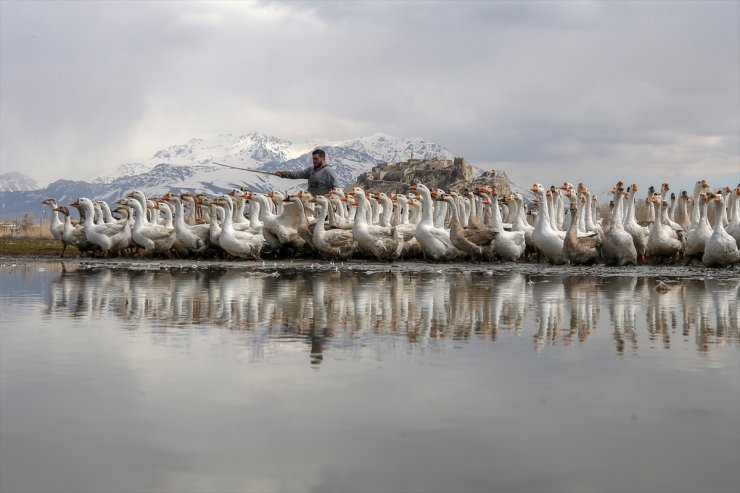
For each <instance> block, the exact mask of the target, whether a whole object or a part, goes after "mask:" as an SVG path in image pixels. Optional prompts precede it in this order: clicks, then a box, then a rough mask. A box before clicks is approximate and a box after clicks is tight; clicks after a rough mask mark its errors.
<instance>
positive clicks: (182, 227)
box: [163, 193, 210, 255]
mask: <svg viewBox="0 0 740 493" xmlns="http://www.w3.org/2000/svg"><path fill="white" fill-rule="evenodd" d="M163 200H165V201H166V202H167V203H168V204H170V206H171V207H172V208H173V210H174V220H173V223H174V229H175V233H176V235H177V238H176V239H175V243H174V245H173V247H174V248H175V250H176V251H177V252H178V253H179V254H181V255H189V254H201V253H203V252H205V250H206V248H207V247H208V243H209V236H210V227H209V226H208V225H207V224H194V225H192V226H191V225H189V224H187V223H186V222H185V210H184V208H183V204H182V199H181V198H180V197H178V196H176V195H171V194H169V193H168V194H165V196H164V197H163Z"/></svg>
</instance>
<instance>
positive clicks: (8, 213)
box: [0, 132, 481, 219]
mask: <svg viewBox="0 0 740 493" xmlns="http://www.w3.org/2000/svg"><path fill="white" fill-rule="evenodd" d="M317 147H320V148H322V149H324V150H325V151H326V155H327V163H328V164H329V165H331V166H332V167H333V168H334V170H335V171H336V174H337V177H338V179H339V184H340V186H342V187H347V186H350V185H352V184H353V183H354V182H355V179H356V178H357V176H359V175H360V174H361V173H363V172H365V171H369V170H370V169H371V168H372V167H373V166H375V165H377V164H380V163H385V162H389V161H405V160H408V159H409V158H411V157H414V158H419V159H433V158H438V157H443V158H445V159H452V158H453V157H455V154H453V152H452V151H450V150H449V149H447V148H446V147H444V146H442V145H440V144H438V143H436V142H433V141H429V140H425V139H422V138H401V137H393V136H390V135H385V134H380V133H377V134H374V135H371V136H369V137H360V138H356V139H351V140H344V141H330V140H322V139H317V140H315V141H312V142H305V143H297V144H294V143H292V142H290V141H287V140H284V139H281V138H278V137H273V136H268V135H264V134H261V133H256V132H255V133H251V134H243V135H233V134H224V135H218V136H216V137H212V138H208V139H202V138H193V139H190V140H189V141H188V142H186V143H184V144H179V145H173V146H170V147H167V148H165V149H161V150H159V151H157V152H156V153H154V155H153V156H152V157H151V158H150V159H148V160H146V161H144V162H129V163H124V164H121V165H119V166H117V167H116V168H114V169H110V170H107V171H104V172H103V173H102V174H100V175H98V176H92V177H87V178H86V179H85V180H80V179H62V180H57V181H55V182H53V183H51V184H49V185H47V186H46V187H44V188H34V189H31V187H33V186H37V187H38V185H37V184H36V183H35V182H34V180H32V179H31V178H29V177H25V176H24V175H22V174H21V173H17V172H13V173H6V174H3V175H0V218H2V219H11V218H20V217H23V215H24V214H26V213H31V212H32V213H34V215H36V217H41V216H39V215H38V214H39V212H41V213H42V214H43V212H42V211H43V208H45V207H46V206H43V205H41V201H42V200H44V199H45V198H49V197H53V198H55V199H56V200H57V202H58V203H59V204H69V203H70V202H73V201H75V200H76V199H78V198H79V197H88V198H91V199H93V200H105V201H107V202H108V203H113V202H114V201H115V200H117V199H119V198H121V197H123V196H125V194H126V193H128V192H130V191H132V190H141V191H143V192H144V193H145V194H147V195H161V194H164V193H166V192H175V193H182V192H185V191H191V192H196V193H205V194H208V195H219V194H223V193H226V192H228V191H230V190H232V189H234V188H240V187H247V188H249V189H251V190H253V191H256V192H268V191H270V190H283V191H287V192H289V193H290V192H295V191H297V190H298V189H300V188H305V186H306V181H305V180H289V179H284V178H279V177H277V176H274V175H268V174H262V173H255V172H252V171H243V170H236V169H231V168H226V167H223V166H220V165H217V164H214V163H221V164H227V165H231V166H237V167H241V168H251V169H254V170H259V171H268V172H274V171H278V170H298V169H303V168H306V167H308V166H311V151H312V150H313V149H315V148H317ZM475 172H476V173H477V174H480V172H481V170H480V169H477V168H476V169H475ZM6 176H7V177H8V178H7V179H6V178H5V177H6ZM24 187H25V188H24Z"/></svg>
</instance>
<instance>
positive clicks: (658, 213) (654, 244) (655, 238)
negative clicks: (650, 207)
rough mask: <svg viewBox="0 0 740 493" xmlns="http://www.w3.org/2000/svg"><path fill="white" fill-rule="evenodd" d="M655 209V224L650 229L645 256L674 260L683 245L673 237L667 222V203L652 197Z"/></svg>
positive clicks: (658, 259)
mask: <svg viewBox="0 0 740 493" xmlns="http://www.w3.org/2000/svg"><path fill="white" fill-rule="evenodd" d="M653 204H654V207H655V222H654V223H653V225H652V227H651V228H650V234H649V235H648V242H647V248H646V250H645V254H646V255H647V256H648V257H649V258H651V259H653V260H655V261H662V260H675V259H676V258H677V257H678V255H679V254H680V253H681V250H682V249H683V244H682V243H681V242H680V241H679V240H678V239H677V238H676V237H674V236H673V235H672V234H671V232H672V229H671V227H670V226H668V225H666V222H667V221H668V202H667V201H665V200H663V201H661V200H660V196H658V195H656V196H654V197H653Z"/></svg>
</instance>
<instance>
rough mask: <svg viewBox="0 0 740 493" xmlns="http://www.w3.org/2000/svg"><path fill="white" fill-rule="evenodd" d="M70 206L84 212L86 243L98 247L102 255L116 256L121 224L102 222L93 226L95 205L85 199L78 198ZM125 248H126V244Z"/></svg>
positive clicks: (121, 228)
mask: <svg viewBox="0 0 740 493" xmlns="http://www.w3.org/2000/svg"><path fill="white" fill-rule="evenodd" d="M72 205H73V206H75V207H78V208H80V209H81V210H84V214H85V222H84V225H83V228H84V230H85V238H87V241H88V242H90V243H92V244H93V245H97V246H98V247H100V249H101V250H102V252H103V255H109V254H116V253H117V252H118V250H119V249H120V248H122V247H121V246H120V242H121V241H122V238H121V237H120V236H116V235H118V233H121V231H122V230H123V225H122V224H118V223H114V224H106V223H104V222H101V224H95V223H94V222H93V218H94V217H95V205H94V204H93V203H92V201H91V200H90V199H88V198H87V197H80V198H79V199H77V200H76V201H75V202H73V203H72ZM125 246H128V244H126V245H125Z"/></svg>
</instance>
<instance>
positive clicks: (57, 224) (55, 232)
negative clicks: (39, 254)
mask: <svg viewBox="0 0 740 493" xmlns="http://www.w3.org/2000/svg"><path fill="white" fill-rule="evenodd" d="M41 203H42V204H45V205H48V206H49V208H51V222H50V223H49V231H50V232H51V235H52V236H53V237H54V239H56V240H58V241H62V235H63V234H64V222H62V220H61V219H60V218H59V211H58V210H57V207H58V205H57V201H56V200H54V199H52V198H49V199H46V200H42V201H41ZM62 243H63V242H62ZM65 248H67V245H64V246H63V247H62V255H61V256H64V249H65Z"/></svg>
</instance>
